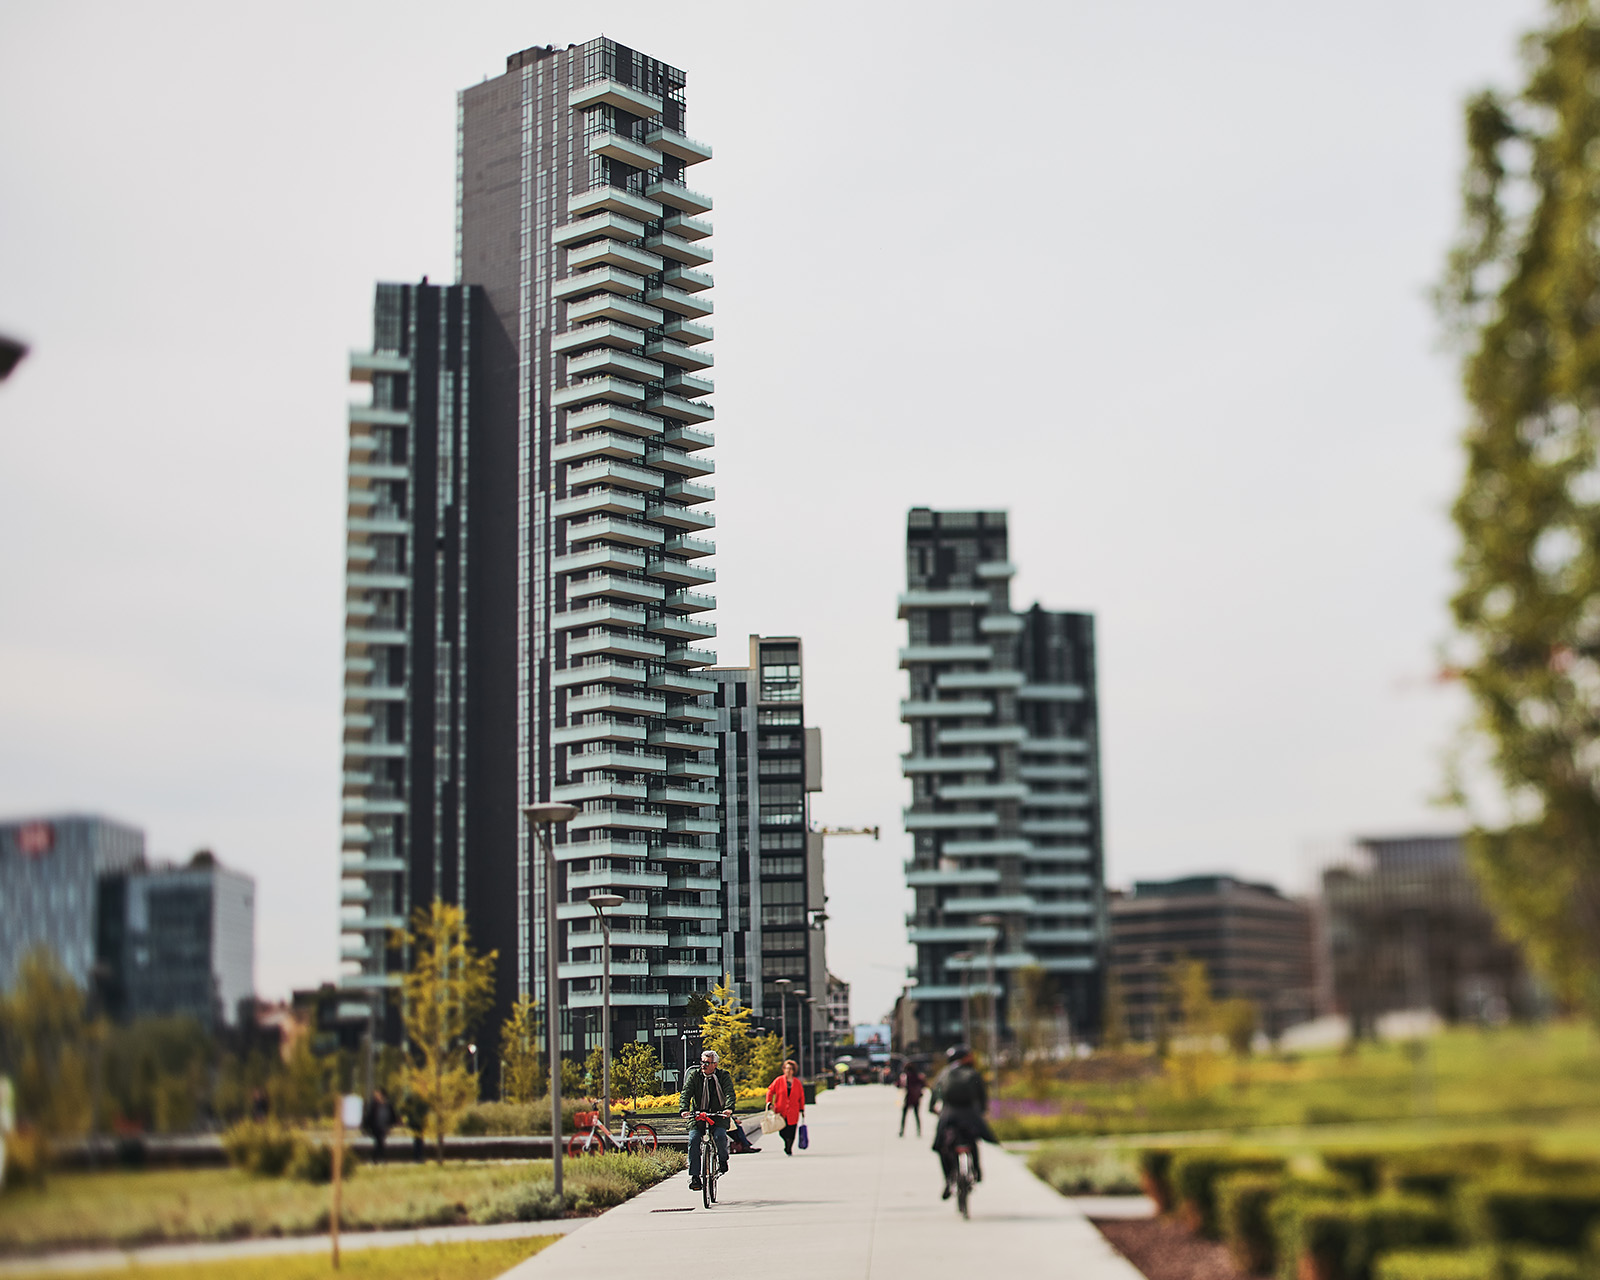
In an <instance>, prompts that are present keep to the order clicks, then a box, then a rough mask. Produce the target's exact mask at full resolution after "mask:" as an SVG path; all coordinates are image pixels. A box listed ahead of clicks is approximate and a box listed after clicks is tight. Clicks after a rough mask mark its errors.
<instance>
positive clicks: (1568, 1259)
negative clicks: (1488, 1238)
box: [1373, 1247, 1586, 1280]
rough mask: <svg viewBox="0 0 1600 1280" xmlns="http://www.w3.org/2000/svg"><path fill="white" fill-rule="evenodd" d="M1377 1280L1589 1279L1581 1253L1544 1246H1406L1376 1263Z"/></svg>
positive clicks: (1374, 1275) (1374, 1274) (1375, 1275)
mask: <svg viewBox="0 0 1600 1280" xmlns="http://www.w3.org/2000/svg"><path fill="white" fill-rule="evenodd" d="M1373 1277H1374V1280H1586V1273H1585V1271H1584V1268H1583V1261H1582V1259H1581V1258H1580V1257H1579V1256H1578V1255H1577V1254H1572V1253H1552V1252H1550V1251H1548V1250H1542V1249H1507V1250H1499V1249H1490V1248H1485V1247H1479V1248H1476V1249H1405V1250H1399V1251H1396V1252H1393V1253H1386V1254H1384V1255H1383V1256H1382V1257H1380V1258H1379V1259H1378V1260H1377V1262H1376V1263H1374V1265H1373Z"/></svg>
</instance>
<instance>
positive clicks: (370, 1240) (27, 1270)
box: [0, 1218, 597, 1276]
mask: <svg viewBox="0 0 1600 1280" xmlns="http://www.w3.org/2000/svg"><path fill="white" fill-rule="evenodd" d="M595 1221H597V1219H594V1218H558V1219H555V1220H553V1221H550V1222H499V1223H495V1224H493V1225H492V1226H485V1227H423V1228H420V1229H418V1230H416V1231H346V1232H344V1233H343V1234H342V1235H340V1237H339V1251H340V1252H341V1253H353V1252H355V1251H357V1250H360V1249H392V1248H394V1247H395V1246H396V1245H403V1244H459V1243H463V1242H465V1241H468V1240H520V1239H522V1238H524V1237H526V1236H559V1235H566V1234H567V1233H568V1232H569V1231H576V1230H577V1229H578V1228H579V1227H582V1226H587V1225H588V1224H589V1223H591V1222H595ZM327 1251H328V1237H327V1236H325V1235H321V1236H287V1237H277V1236H274V1237H263V1238H262V1239H259V1240H226V1241H218V1242H216V1243H214V1244H156V1245H146V1246H143V1247H141V1248H138V1249H78V1250H74V1251H73V1252H70V1253H51V1254H46V1255H44V1256H42V1257H36V1258H7V1259H6V1260H5V1261H4V1262H0V1276H14V1275H39V1274H40V1273H42V1272H60V1273H64V1274H65V1273H71V1272H74V1271H110V1270H112V1269H113V1268H117V1267H133V1266H141V1267H154V1266H160V1265H164V1264H166V1263H172V1262H227V1261H231V1260H233V1259H235V1258H267V1257H274V1256H276V1255H278V1254H285V1253H326V1252H327Z"/></svg>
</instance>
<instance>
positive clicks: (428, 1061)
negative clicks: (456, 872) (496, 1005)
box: [399, 898, 498, 1164]
mask: <svg viewBox="0 0 1600 1280" xmlns="http://www.w3.org/2000/svg"><path fill="white" fill-rule="evenodd" d="M399 941H400V944H401V945H403V946H405V947H407V948H409V949H410V951H411V954H412V957H413V961H412V968H411V971H410V972H409V973H407V974H406V975H405V976H404V978H403V979H402V980H401V987H400V990H401V999H402V1005H401V1017H402V1019H403V1021H404V1023H405V1031H406V1050H407V1062H406V1065H405V1068H404V1070H403V1072H402V1079H403V1081H404V1084H403V1087H404V1088H405V1089H407V1090H409V1091H410V1092H411V1093H412V1094H414V1095H415V1096H416V1097H417V1099H418V1100H419V1101H420V1102H422V1103H423V1104H424V1105H426V1106H427V1108H428V1123H429V1124H430V1125H432V1126H433V1132H434V1139H435V1141H436V1142H437V1144H438V1145H437V1151H438V1158H439V1162H440V1163H441V1164H443V1163H444V1135H445V1134H446V1133H448V1132H450V1131H451V1130H452V1129H454V1128H455V1123H456V1120H457V1118H458V1117H459V1116H460V1115H461V1113H462V1112H463V1111H465V1110H466V1109H467V1108H468V1107H469V1106H471V1105H472V1103H473V1101H474V1100H475V1099H476V1098H477V1094H478V1080H477V1077H476V1076H475V1075H473V1074H472V1072H471V1071H469V1070H468V1066H467V1040H468V1037H469V1035H470V1034H471V1032H472V1029H473V1028H474V1027H475V1026H477V1024H478V1021H479V1019H481V1018H482V1017H483V1015H484V1013H485V1012H487V1011H488V1008H489V1005H490V1002H491V1000H492V999H493V994H494V962H495V959H496V958H497V954H498V953H497V952H493V951H491V952H489V953H488V954H487V955H483V956H480V955H478V954H477V952H475V951H474V950H473V949H472V942H471V938H470V937H469V935H468V932H467V920H466V915H465V913H464V912H463V911H462V910H461V908H460V907H456V906H452V905H450V904H449V903H446V902H441V901H440V900H439V899H437V898H435V899H434V900H433V904H432V905H431V906H429V907H418V908H417V909H416V912H415V913H414V914H413V916H412V922H411V932H409V933H406V934H403V935H401V938H400V939H399Z"/></svg>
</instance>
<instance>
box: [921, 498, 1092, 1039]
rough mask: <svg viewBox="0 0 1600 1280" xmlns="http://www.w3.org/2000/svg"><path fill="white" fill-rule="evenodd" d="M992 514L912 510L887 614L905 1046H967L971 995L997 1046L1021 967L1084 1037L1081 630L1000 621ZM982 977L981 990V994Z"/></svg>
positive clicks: (1002, 521)
mask: <svg viewBox="0 0 1600 1280" xmlns="http://www.w3.org/2000/svg"><path fill="white" fill-rule="evenodd" d="M1012 574H1013V569H1012V566H1011V564H1010V563H1009V560H1008V547H1007V529H1006V515H1005V513H1004V512H1001V511H943V512H939V511H930V510H927V509H923V508H918V509H915V510H913V511H912V512H911V513H910V515H909V517H908V519H907V529H906V586H907V590H906V592H905V594H903V595H902V596H901V597H900V617H901V618H902V619H904V620H905V621H906V623H907V626H908V630H909V644H908V646H907V647H906V648H905V649H903V650H901V653H900V665H901V667H902V668H904V669H905V670H906V671H907V672H908V674H909V684H910V696H909V697H908V698H907V700H906V701H905V702H902V703H901V705H900V718H901V720H902V721H904V722H905V723H906V725H907V726H909V730H910V738H911V750H910V752H909V753H908V754H907V755H906V756H905V757H904V759H903V761H902V770H903V772H904V774H905V776H906V778H907V779H908V780H909V781H910V783H911V807H910V808H909V809H907V810H906V812H905V826H906V831H907V833H908V834H909V835H910V836H911V839H912V844H913V857H912V860H911V861H910V862H909V863H908V864H907V866H906V882H907V884H908V885H909V886H910V887H911V888H912V889H913V890H914V892H915V895H916V908H915V911H914V913H913V915H912V916H911V917H910V918H909V919H908V920H907V924H908V925H909V926H910V940H911V942H912V943H913V944H915V946H916V948H917V962H916V969H915V977H916V979H917V982H916V985H915V986H914V987H912V988H911V989H910V990H909V991H908V992H907V994H908V996H910V997H911V999H912V1000H914V1001H915V1007H916V1016H917V1035H918V1038H919V1040H920V1041H921V1042H922V1043H923V1045H924V1046H925V1047H933V1046H936V1045H941V1044H949V1043H952V1042H954V1041H956V1040H962V1039H965V1040H974V1039H976V1038H977V1036H978V1032H979V1030H981V1028H979V1027H967V1026H964V1025H963V1023H962V1017H963V1014H962V1010H963V1007H964V1006H965V1007H968V1008H973V1009H981V1008H983V1002H982V1001H981V1000H979V999H978V997H980V996H982V995H984V994H986V993H990V994H992V996H993V997H994V998H995V999H996V1000H997V1001H998V1004H999V1010H1000V1026H1001V1032H1002V1035H1004V1034H1005V1028H1006V1013H1007V998H1008V993H1009V991H1010V989H1011V986H1012V975H1014V974H1015V973H1016V972H1017V971H1018V970H1020V969H1025V968H1033V967H1037V968H1040V969H1043V970H1044V971H1045V973H1046V974H1048V975H1049V978H1050V979H1051V988H1052V990H1053V991H1054V993H1055V999H1056V1001H1057V1002H1058V1004H1059V1007H1060V1008H1061V1010H1062V1011H1063V1012H1064V1013H1065V1014H1066V1016H1067V1018H1068V1020H1069V1022H1070V1025H1071V1028H1072V1032H1073V1034H1074V1035H1077V1036H1093V1035H1095V1034H1097V1033H1098V1030H1099V1026H1100V1019H1101V1006H1102V995H1103V985H1104V955H1105V946H1106V915H1105V895H1104V878H1103V870H1102V857H1101V838H1100V768H1099V730H1098V717H1097V711H1096V698H1095V649H1094V619H1093V617H1092V616H1090V615H1088V614H1080V613H1055V612H1050V611H1047V610H1044V609H1041V608H1040V607H1039V606H1038V605H1034V606H1033V607H1032V608H1030V609H1029V610H1027V611H1026V612H1024V613H1017V612H1014V611H1013V610H1012V608H1011V600H1010V596H1011V590H1010V584H1011V577H1012ZM991 969H992V971H993V973H994V976H995V983H994V986H993V987H992V988H991V987H990V985H989V974H990V971H991Z"/></svg>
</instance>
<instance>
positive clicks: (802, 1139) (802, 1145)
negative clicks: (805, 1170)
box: [800, 1125, 811, 1151]
mask: <svg viewBox="0 0 1600 1280" xmlns="http://www.w3.org/2000/svg"><path fill="white" fill-rule="evenodd" d="M810 1145H811V1139H810V1138H808V1137H807V1136H806V1127H805V1125H801V1126H800V1150H802V1151H804V1150H805V1149H806V1148H807V1147H809V1146H810Z"/></svg>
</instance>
